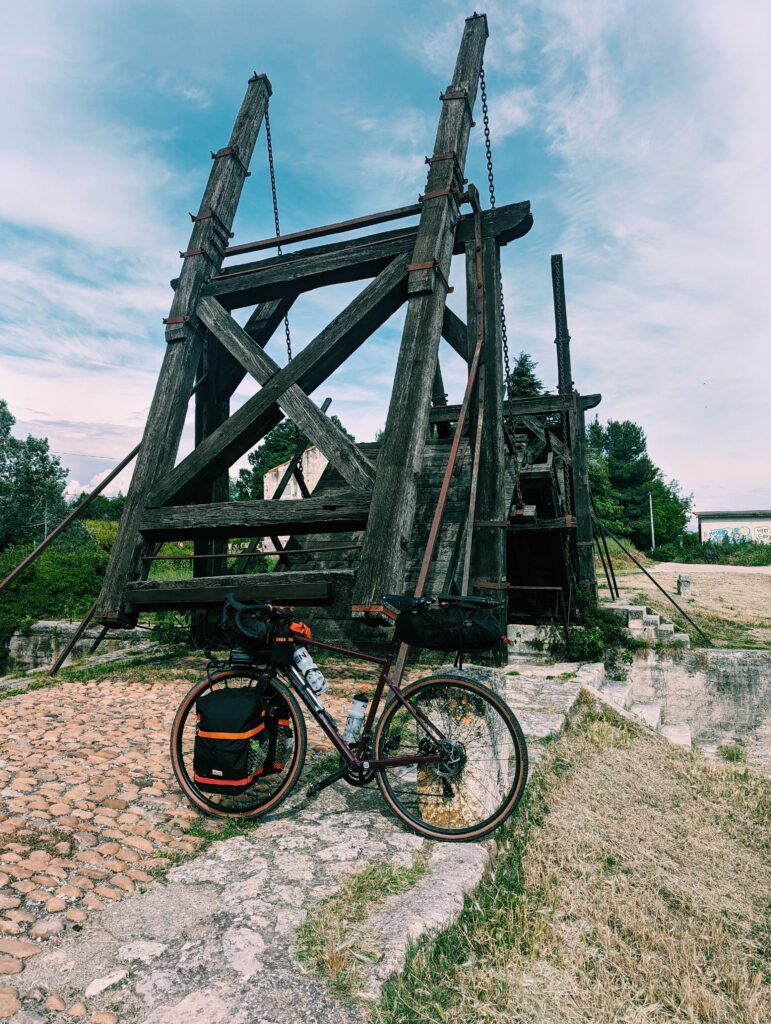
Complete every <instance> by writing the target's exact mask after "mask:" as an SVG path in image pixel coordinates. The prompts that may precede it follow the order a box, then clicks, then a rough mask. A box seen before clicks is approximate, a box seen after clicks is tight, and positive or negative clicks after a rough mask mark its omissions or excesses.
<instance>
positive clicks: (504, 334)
mask: <svg viewBox="0 0 771 1024" xmlns="http://www.w3.org/2000/svg"><path fill="white" fill-rule="evenodd" d="M479 91H480V95H481V97H482V123H483V125H484V133H485V160H486V162H487V187H488V191H489V193H490V209H491V210H494V209H495V172H494V171H493V148H492V143H491V140H490V109H489V107H488V104H487V82H486V80H485V68H484V64H483V65H482V67H481V69H480V72H479ZM498 302H499V316H500V321H501V342H502V347H503V373H504V377H503V388H504V397H505V410H508V414H507V413H506V412H505V411H504V422H506V421H507V420H508V428H509V433H510V434H511V443H512V445H513V446H514V459H515V484H516V492H517V505H518V507H519V508H523V507H524V501H523V498H522V486H521V482H520V471H521V469H522V458H523V455H524V451H522V450H521V447H520V446H518V445H517V443H516V440H515V428H514V413H513V411H512V408H511V401H510V400H511V393H510V386H511V360H510V358H509V335H508V331H507V329H506V306H505V303H504V299H503V278H502V276H501V269H500V261H499V263H498Z"/></svg>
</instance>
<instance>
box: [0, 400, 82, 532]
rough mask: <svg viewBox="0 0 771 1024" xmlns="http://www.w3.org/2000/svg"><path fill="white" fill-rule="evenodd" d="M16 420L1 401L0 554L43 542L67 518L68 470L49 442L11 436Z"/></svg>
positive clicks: (42, 438)
mask: <svg viewBox="0 0 771 1024" xmlns="http://www.w3.org/2000/svg"><path fill="white" fill-rule="evenodd" d="M15 422H16V420H15V419H14V417H13V416H12V415H11V412H10V410H9V408H8V404H7V403H6V402H4V401H2V400H1V399H0V551H2V550H3V549H4V548H6V547H8V545H9V544H26V543H28V542H31V541H32V542H34V541H40V540H42V539H43V536H44V534H45V532H46V528H48V530H49V531H50V529H51V528H52V527H54V526H56V524H57V523H58V522H59V521H60V520H61V519H63V518H64V515H65V513H66V511H67V503H66V501H65V498H64V485H65V482H66V479H67V471H66V469H64V468H63V467H62V464H61V462H60V461H59V459H58V458H56V456H54V455H52V454H51V452H50V450H49V447H48V440H47V439H46V438H44V437H32V436H31V435H28V436H27V438H26V439H25V440H23V441H22V440H19V438H17V437H14V436H13V434H12V432H11V431H12V429H13V426H14V424H15Z"/></svg>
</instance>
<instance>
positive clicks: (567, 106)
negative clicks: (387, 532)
mask: <svg viewBox="0 0 771 1024" xmlns="http://www.w3.org/2000/svg"><path fill="white" fill-rule="evenodd" d="M2 6H3V34H2V38H0V92H1V94H2V95H3V97H4V101H3V104H2V107H1V108H0V140H2V141H0V398H4V399H5V400H6V401H7V402H8V403H9V406H10V409H11V412H12V413H13V414H14V416H15V417H16V419H17V425H16V432H17V433H18V434H19V436H24V435H26V434H27V433H32V434H34V435H37V436H46V437H48V438H49V440H50V444H51V448H52V450H53V451H54V452H56V453H58V454H60V456H61V460H62V463H63V465H64V466H66V467H67V468H68V470H69V489H70V490H71V491H72V492H77V491H79V490H80V489H82V488H90V487H92V486H94V485H95V484H96V483H97V482H98V481H99V480H100V479H101V478H102V477H103V476H104V475H106V473H107V472H108V471H109V470H110V469H111V468H112V466H113V465H114V464H115V463H117V462H118V461H119V460H120V459H121V458H122V457H123V456H124V455H125V454H126V453H127V452H128V451H129V450H130V449H131V448H133V446H134V445H135V444H136V443H137V442H138V441H139V440H140V439H141V435H142V430H143V426H144V421H145V417H146V414H147V410H148V408H149V405H150V401H151V399H152V394H153V390H154V386H155V381H156V377H157V372H158V368H159V366H160V361H161V359H162V356H163V351H164V347H165V343H164V340H163V327H162V323H161V320H162V317H164V316H166V315H167V314H168V308H169V305H170V302H171V292H170V288H169V281H170V279H171V278H172V277H174V276H176V274H177V273H178V270H179V257H178V252H179V250H182V249H185V248H186V247H187V242H188V238H189V234H190V222H189V218H188V211H191V210H192V211H194V210H197V209H198V206H199V203H200V197H201V194H202V190H203V187H204V184H205V181H206V177H207V175H208V173H209V168H210V164H211V161H210V157H209V151H210V150H214V149H218V148H219V147H220V146H223V145H225V144H226V141H227V138H228V135H229V133H230V128H231V125H232V122H233V118H234V116H235V113H236V111H237V109H238V106H239V104H240V102H241V99H242V97H243V93H244V89H245V86H246V81H247V79H248V78H249V76H250V75H251V74H252V72H253V71H255V70H256V71H257V72H265V73H267V74H268V76H269V78H270V80H271V83H272V86H273V97H272V99H271V107H270V109H271V122H272V129H273V143H274V149H275V157H276V170H277V177H278V189H279V200H280V207H281V225H282V230H283V231H285V232H286V231H293V230H300V229H302V228H305V227H309V226H313V225H316V224H323V223H327V222H331V221H335V220H340V219H344V218H346V217H354V216H359V215H362V214H364V213H369V212H373V211H376V210H382V209H387V208H389V207H392V206H400V205H404V204H408V203H413V202H415V201H416V198H417V195H418V193H419V192H420V191H421V190H422V188H423V186H424V183H425V173H426V168H425V166H424V162H423V161H424V156H425V155H426V154H427V153H430V152H431V151H432V148H433V141H434V135H435V131H436V123H437V118H438V115H439V108H440V103H439V92H440V91H441V90H442V89H444V88H446V86H447V84H448V82H449V81H450V78H451V75H452V69H453V65H454V61H455V56H456V53H457V48H458V44H459V42H460V38H461V34H462V31H463V21H464V18H465V17H466V16H468V15H469V14H471V13H472V12H471V10H470V9H469V7H468V5H463V4H460V3H457V2H455V0H443V2H441V3H439V2H435V0H430V2H429V0H423V2H421V0H410V2H407V0H382V2H369V3H366V2H365V3H362V2H361V0H357V2H354V0H337V2H336V3H334V4H331V3H327V4H319V3H318V2H310V0H284V2H283V3H282V4H274V3H266V2H264V0H263V2H259V0H251V2H246V0H230V2H229V3H227V4H224V5H212V4H211V3H203V2H201V0H184V2H182V0H152V2H150V0H124V2H122V3H120V4H119V3H117V2H110V0H87V2H84V0H68V2H67V4H62V3H58V2H53V0H49V2H46V0H29V2H28V3H26V4H23V5H17V4H13V5H12V4H11V3H10V2H9V0H6V2H5V3H3V5H2ZM485 10H486V13H487V15H488V20H489V26H490V38H489V40H488V42H487V49H486V53H485V69H486V77H487V85H488V91H489V95H490V120H491V129H492V143H493V158H494V163H495V179H496V195H497V201H498V204H499V205H502V204H505V203H510V202H518V201H520V200H524V199H529V200H530V202H531V204H532V211H533V216H534V226H533V229H532V230H531V232H530V233H529V234H528V235H527V236H526V237H525V238H523V239H521V240H519V241H517V242H515V243H512V244H511V245H509V246H508V247H507V248H506V249H504V250H503V253H502V267H503V287H504V294H505V300H506V311H507V324H508V335H509V339H510V344H511V348H512V353H513V354H514V355H516V354H517V353H518V352H519V351H520V350H525V351H527V352H529V353H531V354H532V356H533V358H534V359H535V360H536V362H537V363H538V372H539V374H540V376H541V377H542V379H543V381H544V383H545V384H546V386H547V387H548V388H549V389H554V387H555V384H556V365H555V364H556V360H555V352H554V345H553V340H554V320H553V313H552V305H551V278H550V265H549V257H550V255H551V254H552V253H556V252H559V253H562V254H563V257H564V262H565V279H566V291H567V303H568V318H569V326H570V333H571V336H572V360H573V376H574V379H575V382H576V387H577V388H578V390H579V391H581V392H583V393H590V392H600V393H601V394H602V396H603V400H602V403H601V405H600V407H599V409H598V410H597V412H598V414H599V416H600V418H601V419H602V420H605V419H608V418H614V419H631V420H634V421H636V422H638V423H640V424H641V425H642V426H643V428H644V429H645V431H646V433H647V436H648V443H649V450H650V453H651V455H652V457H653V459H654V461H655V462H656V463H657V464H658V465H660V466H661V468H662V470H663V471H664V474H665V476H666V477H667V478H674V479H676V480H677V481H679V483H680V485H681V487H682V489H683V491H684V492H685V493H686V494H693V496H694V501H695V507H696V508H699V509H710V508H712V509H714V508H736V509H739V508H771V454H769V453H770V452H771V429H770V428H771V400H770V399H769V391H770V390H771V347H770V346H769V344H768V325H769V323H771V275H770V274H769V252H768V249H769V241H768V240H769V234H770V232H769V229H770V228H771V200H769V185H768V181H769V167H771V116H770V115H771V109H770V108H771V100H770V99H769V97H771V62H769V59H768V52H767V40H768V38H769V35H771V5H769V4H768V3H767V2H765V0H743V2H742V3H741V4H733V5H730V6H729V5H727V4H725V3H724V2H721V0H698V2H696V0H681V2H672V0H668V2H661V0H645V2H643V0H538V2H536V0H522V2H518V3H514V2H511V0H508V2H504V0H493V2H490V3H488V4H487V6H486V8H485ZM476 120H477V127H476V128H475V130H474V131H473V132H472V137H471V144H470V151H469V159H468V162H467V176H468V178H469V180H471V181H472V182H475V183H476V184H477V185H478V187H479V188H480V191H481V192H482V194H483V195H484V194H485V192H484V189H485V182H486V173H485V166H484V148H483V138H482V126H481V120H482V119H481V112H480V110H479V107H477V117H476ZM251 169H252V176H251V177H250V178H249V179H248V181H247V183H246V186H245V189H244V192H243V196H242V201H241V208H240V210H239V213H238V216H237V218H236V222H235V225H234V230H235V238H234V242H235V243H238V242H244V241H248V240H250V239H254V238H262V237H265V236H269V235H271V234H273V224H272V207H271V203H270V188H269V178H268V171H267V157H266V150H265V140H264V135H263V134H262V133H261V135H260V138H259V139H258V142H257V147H256V149H255V154H254V157H253V160H252V165H251ZM451 276H452V281H451V283H453V284H455V285H456V289H455V293H454V294H453V295H452V296H451V297H450V300H449V302H450V304H451V305H452V306H453V307H454V308H455V309H456V311H457V312H459V313H460V314H461V315H463V313H464V311H465V299H464V295H463V287H462V285H463V280H464V273H463V266H462V261H459V260H458V259H456V260H455V261H454V264H453V271H452V275H451ZM361 287H362V285H355V284H352V285H339V286H336V287H333V288H329V289H325V290H323V291H316V292H311V293H309V294H307V295H305V296H303V297H302V298H301V299H300V300H298V302H297V303H296V304H295V307H294V308H293V310H292V316H291V326H292V336H293V344H294V349H295V351H299V350H300V349H301V348H303V347H304V345H306V344H307V343H308V342H309V341H310V340H311V339H312V338H313V337H314V336H315V334H317V333H318V332H319V331H320V330H321V329H322V328H323V327H324V326H325V324H326V323H327V322H328V321H329V320H330V319H331V318H332V317H333V316H335V315H336V314H337V313H338V312H339V311H340V310H341V309H342V308H343V307H344V306H345V305H346V304H347V302H349V301H350V300H351V299H352V298H353V296H354V295H355V294H356V292H357V290H359V289H360V288H361ZM402 319H403V310H402V311H401V312H400V313H399V314H396V315H395V316H394V317H393V318H392V319H391V321H389V323H388V324H387V325H385V326H384V327H383V328H382V329H381V330H380V331H378V332H377V334H376V335H375V336H373V337H372V338H371V339H369V340H368V341H367V342H366V343H365V345H364V346H363V347H362V348H361V349H360V350H359V351H358V352H357V353H356V354H355V355H354V356H353V357H352V358H351V359H350V360H349V361H348V362H347V363H346V364H344V366H343V367H342V368H341V369H340V370H338V371H337V373H335V374H334V376H333V377H331V378H330V379H329V380H328V381H327V382H326V383H325V384H324V385H323V386H322V387H321V388H319V390H318V392H317V393H316V394H315V396H314V398H315V399H316V400H317V401H318V402H319V403H320V402H321V401H322V399H323V398H324V397H326V396H327V395H329V396H331V397H332V407H331V412H336V413H337V415H338V416H339V417H340V418H341V420H342V421H343V423H344V424H345V425H346V427H347V428H348V429H349V430H350V431H351V432H353V433H354V434H355V436H356V437H357V439H359V440H368V439H371V438H373V437H374V434H375V431H376V430H378V429H379V428H381V427H382V426H383V424H384V422H385V416H386V412H387V408H388V399H389V394H390V386H391V382H392V376H393V370H394V367H395V364H396V357H397V352H398V346H399V339H400V332H401V323H402ZM283 344H284V343H283V334H282V332H281V331H278V332H277V334H276V336H275V337H274V339H273V340H272V341H271V342H270V344H269V346H268V351H269V352H270V354H271V355H272V356H273V357H274V358H275V359H276V360H277V361H279V362H281V363H283V362H284V361H285V358H286V354H285V352H283V351H282V348H283ZM440 358H441V361H442V369H443V374H444V379H445V385H446V387H447V389H448V391H449V394H450V400H451V401H459V400H460V397H461V395H462V391H463V386H464V369H463V366H462V365H461V363H460V360H458V358H457V357H456V356H454V355H453V354H452V352H451V350H450V349H449V347H448V346H446V345H444V344H443V346H442V348H441V350H440ZM254 387H256V385H254V386H253V387H250V386H249V385H248V384H245V385H244V386H243V387H242V388H241V389H240V390H239V391H238V392H237V393H236V396H235V400H234V406H237V405H239V404H240V403H241V402H243V401H244V400H245V399H246V398H247V397H248V396H249V394H251V393H253V390H254ZM191 434H192V427H191V424H190V422H188V425H187V427H186V430H185V435H184V437H183V443H182V447H181V454H183V453H184V452H185V451H187V450H189V448H190V445H191V443H192V437H191ZM236 468H237V467H236ZM129 472H130V471H127V472H126V473H124V474H122V475H121V477H120V478H119V479H118V480H117V481H116V482H115V484H114V485H113V486H112V488H111V491H112V493H115V492H116V491H117V490H118V489H121V488H122V489H123V490H124V491H125V489H126V487H127V485H128V479H129ZM108 493H109V492H108Z"/></svg>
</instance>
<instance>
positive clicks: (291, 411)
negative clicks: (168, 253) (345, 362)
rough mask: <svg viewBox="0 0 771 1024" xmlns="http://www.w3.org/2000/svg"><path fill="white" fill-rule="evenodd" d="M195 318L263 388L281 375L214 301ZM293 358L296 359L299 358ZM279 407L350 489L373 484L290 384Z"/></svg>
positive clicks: (369, 468)
mask: <svg viewBox="0 0 771 1024" xmlns="http://www.w3.org/2000/svg"><path fill="white" fill-rule="evenodd" d="M198 317H199V319H200V320H201V322H202V323H203V324H205V325H206V327H208V329H209V330H210V331H211V332H212V334H214V335H215V337H216V338H218V339H219V340H220V341H221V342H222V344H223V345H224V346H225V348H226V349H227V350H228V351H229V352H230V354H231V355H232V356H234V357H235V358H236V359H238V361H239V362H240V363H241V365H242V366H243V367H244V369H245V370H246V371H247V372H248V373H250V374H251V375H252V376H253V377H254V378H255V380H256V381H257V383H258V384H262V385H266V384H267V383H268V381H270V380H272V379H273V378H275V377H277V375H278V374H279V373H280V371H281V367H280V366H279V365H278V363H276V362H275V361H274V360H273V359H271V358H270V356H269V355H267V354H266V353H265V352H263V351H262V349H259V348H255V346H254V345H252V344H250V338H249V335H248V334H247V333H246V331H245V330H243V328H241V327H239V325H238V324H237V323H236V322H235V320H234V319H233V318H232V317H231V316H230V315H229V314H228V313H226V312H225V310H224V309H223V308H222V306H220V304H219V303H218V302H217V300H216V299H212V298H207V297H204V298H202V299H201V300H200V302H199V303H198ZM311 344H313V342H311ZM304 351H307V350H304ZM296 358H298V359H299V355H298V356H297V357H296ZM293 361H294V360H293ZM278 404H279V406H280V407H281V409H282V410H283V411H284V413H285V414H286V415H287V416H288V417H289V418H290V419H291V420H293V421H294V422H295V423H296V424H297V426H298V427H299V428H300V430H302V431H303V433H304V434H306V435H307V436H308V437H309V438H310V439H311V441H313V442H315V444H316V445H317V446H318V448H319V450H320V451H321V452H322V453H323V454H324V455H325V456H326V458H327V459H328V460H329V462H330V463H331V464H332V465H333V466H334V467H335V469H336V470H337V471H338V472H339V473H340V475H341V476H342V477H343V479H344V480H345V481H346V482H347V483H349V484H350V485H351V487H354V488H357V489H359V490H369V489H370V488H371V487H372V484H373V483H374V480H375V470H374V467H373V465H372V463H371V462H370V461H369V459H368V458H367V457H366V455H364V454H363V453H362V452H360V451H359V449H358V448H357V447H356V445H355V444H354V442H353V441H351V439H350V438H348V437H346V436H345V434H344V433H343V432H342V430H340V428H339V427H337V426H336V425H335V424H334V423H333V421H332V420H331V419H330V418H329V417H328V416H325V415H324V413H323V412H322V411H321V410H320V409H319V408H318V406H316V405H315V404H314V403H313V402H312V401H311V399H310V398H308V396H307V395H306V394H305V392H304V391H302V390H301V389H300V388H299V387H298V385H297V384H290V386H289V387H288V388H287V390H286V391H285V392H284V394H283V395H281V397H280V398H279V400H278Z"/></svg>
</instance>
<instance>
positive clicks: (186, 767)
mask: <svg viewBox="0 0 771 1024" xmlns="http://www.w3.org/2000/svg"><path fill="white" fill-rule="evenodd" d="M255 686H257V680H256V679H255V678H254V676H251V675H248V674H244V670H243V669H227V670H223V671H222V672H216V673H214V674H213V675H211V676H206V677H204V678H203V679H200V680H199V681H198V682H197V683H196V684H195V685H194V686H193V687H192V688H191V689H190V690H189V691H188V693H187V694H186V695H185V698H184V699H183V701H182V703H181V704H180V706H179V709H178V710H177V713H176V715H175V717H174V724H173V725H172V727H171V740H170V745H171V765H172V768H173V770H174V775H175V776H176V779H177V782H178V783H179V785H180V788H181V789H182V792H183V793H184V794H185V796H186V797H187V798H188V800H189V801H190V803H191V804H193V806H194V807H196V808H197V809H198V810H199V811H201V812H202V813H203V814H207V815H210V816H212V817H217V818H259V817H260V816H261V815H263V814H267V813H268V811H272V810H274V809H275V808H276V807H278V805H279V804H280V803H281V801H282V800H285V799H286V797H287V796H289V794H290V793H291V791H292V789H293V788H294V785H295V783H296V782H297V780H298V779H299V777H300V773H301V772H302V768H303V763H304V761H305V751H306V742H307V741H306V729H305V720H304V718H303V715H302V712H301V710H300V706H299V704H298V703H297V700H296V698H295V696H294V694H293V693H292V692H291V690H290V689H289V688H288V687H287V686H285V685H284V684H283V683H281V682H279V680H278V679H276V678H273V679H271V680H270V682H269V683H268V685H267V688H266V689H265V690H264V691H262V693H261V696H262V698H263V700H264V701H265V703H266V707H267V708H268V709H269V711H270V710H273V711H279V712H280V716H281V720H282V721H285V722H287V723H288V725H286V726H282V728H283V729H284V734H283V735H284V739H285V750H284V754H285V760H284V761H283V763H282V766H281V767H280V768H279V767H275V768H274V766H272V765H271V766H270V770H269V771H266V772H264V773H263V774H262V775H260V776H259V777H258V778H256V779H255V781H254V782H253V783H252V784H251V785H250V786H249V787H248V788H247V789H245V790H244V791H243V792H239V793H235V794H230V793H227V792H224V793H212V792H207V791H204V790H203V789H201V788H200V787H199V785H198V784H197V783H196V781H195V777H194V771H193V744H194V742H195V734H196V702H197V701H198V700H199V699H200V698H201V697H203V696H204V695H205V694H209V693H212V692H214V691H216V690H219V689H222V688H223V687H239V688H240V687H255Z"/></svg>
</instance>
